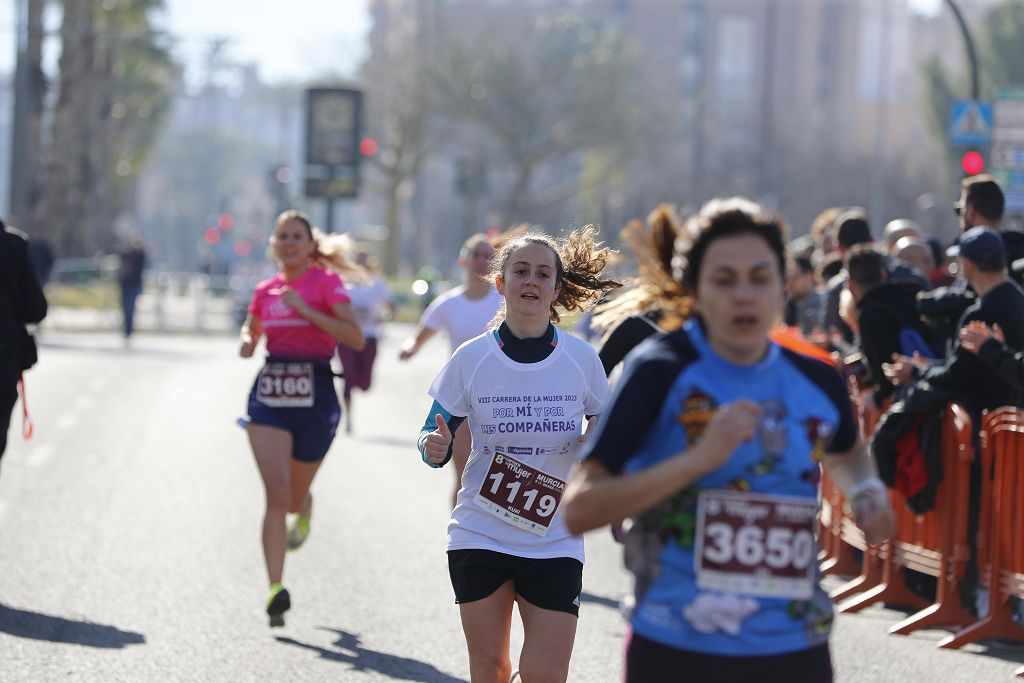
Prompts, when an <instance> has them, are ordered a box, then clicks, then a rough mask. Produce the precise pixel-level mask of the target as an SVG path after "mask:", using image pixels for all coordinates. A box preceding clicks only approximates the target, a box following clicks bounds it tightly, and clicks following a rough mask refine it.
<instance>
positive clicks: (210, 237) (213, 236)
mask: <svg viewBox="0 0 1024 683" xmlns="http://www.w3.org/2000/svg"><path fill="white" fill-rule="evenodd" d="M203 239H204V240H206V243H207V244H209V245H210V246H211V247H212V246H215V245H217V244H220V230H218V229H217V228H207V229H206V232H204V233H203Z"/></svg>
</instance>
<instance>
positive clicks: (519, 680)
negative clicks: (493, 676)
mask: <svg viewBox="0 0 1024 683" xmlns="http://www.w3.org/2000/svg"><path fill="white" fill-rule="evenodd" d="M508 683H523V677H522V676H520V675H519V669H516V670H515V671H513V672H512V678H510V679H508Z"/></svg>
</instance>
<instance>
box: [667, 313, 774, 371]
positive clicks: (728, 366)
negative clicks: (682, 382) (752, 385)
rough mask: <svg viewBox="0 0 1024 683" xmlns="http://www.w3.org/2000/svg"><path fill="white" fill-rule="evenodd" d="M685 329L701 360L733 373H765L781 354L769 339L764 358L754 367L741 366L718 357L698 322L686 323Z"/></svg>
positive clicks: (690, 321) (753, 365)
mask: <svg viewBox="0 0 1024 683" xmlns="http://www.w3.org/2000/svg"><path fill="white" fill-rule="evenodd" d="M683 329H684V330H685V332H686V335H687V336H688V337H689V338H690V341H691V342H692V343H693V345H694V346H695V347H697V351H698V352H699V353H700V355H701V358H705V359H707V360H708V361H710V362H711V363H713V364H714V365H717V366H719V367H721V368H723V369H725V370H728V371H729V372H733V373H744V374H758V373H761V372H764V371H765V370H767V369H768V368H770V367H771V366H772V365H773V364H774V363H775V361H776V360H777V359H778V358H779V354H780V353H781V352H780V350H779V345H778V344H776V343H775V342H773V341H772V340H771V339H769V340H768V350H767V352H766V353H765V354H764V358H762V359H761V360H759V361H757V362H756V363H754V364H752V365H740V364H739V363H733V362H732V361H730V360H728V359H725V358H722V357H721V356H720V355H718V352H716V351H715V350H714V348H712V346H711V342H709V341H708V340H707V337H705V336H704V328H703V327H702V326H701V324H700V323H699V322H698V321H697V320H688V321H687V322H686V323H684V325H683Z"/></svg>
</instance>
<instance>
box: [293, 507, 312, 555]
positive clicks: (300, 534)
mask: <svg viewBox="0 0 1024 683" xmlns="http://www.w3.org/2000/svg"><path fill="white" fill-rule="evenodd" d="M309 520H310V515H307V516H305V517H296V518H295V521H294V522H292V523H291V525H290V526H289V527H288V550H298V549H299V548H301V547H302V544H303V543H305V542H306V539H307V538H309Z"/></svg>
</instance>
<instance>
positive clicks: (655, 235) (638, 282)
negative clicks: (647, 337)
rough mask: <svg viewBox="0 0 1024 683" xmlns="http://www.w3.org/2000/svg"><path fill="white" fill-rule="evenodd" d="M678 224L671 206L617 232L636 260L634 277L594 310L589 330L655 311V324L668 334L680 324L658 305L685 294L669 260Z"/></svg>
mask: <svg viewBox="0 0 1024 683" xmlns="http://www.w3.org/2000/svg"><path fill="white" fill-rule="evenodd" d="M682 231H683V227H682V221H680V220H679V216H678V214H677V213H676V210H675V207H673V206H672V205H671V204H660V205H659V206H658V207H656V208H655V209H654V211H651V213H650V214H648V216H647V223H646V224H645V223H643V222H642V221H639V220H632V221H630V222H629V223H628V224H627V225H626V227H625V228H623V229H622V232H620V233H619V234H620V236H621V237H622V240H623V241H624V242H625V243H626V244H628V245H629V246H630V248H631V249H632V251H633V253H634V254H635V255H636V260H637V274H636V277H635V278H634V279H633V281H632V282H631V283H630V286H629V288H628V289H627V290H626V291H624V292H623V293H622V294H620V295H618V296H615V297H614V298H612V299H609V300H608V301H606V302H602V303H599V304H598V305H597V307H596V308H595V309H594V318H593V323H592V324H593V326H594V327H595V328H596V329H599V330H609V331H610V330H612V329H614V328H615V326H616V325H618V324H619V323H620V322H622V320H623V319H625V318H627V317H629V316H631V315H639V314H641V313H647V312H650V311H658V312H659V313H660V314H661V315H660V316H659V319H658V324H659V326H660V327H662V328H663V329H665V330H671V329H675V328H676V327H678V326H679V325H680V324H682V318H681V317H680V316H679V315H674V314H672V313H673V312H674V311H675V309H674V307H670V308H669V309H668V311H667V312H668V313H670V314H669V315H667V316H666V315H665V313H666V310H665V309H664V308H663V306H662V302H663V301H664V300H666V299H672V300H677V299H680V298H682V297H683V296H684V295H685V294H686V290H685V289H684V287H683V285H682V284H681V283H680V282H678V281H677V280H676V279H675V278H673V277H672V258H673V255H674V253H675V242H676V239H677V238H678V237H679V235H680V234H682Z"/></svg>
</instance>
